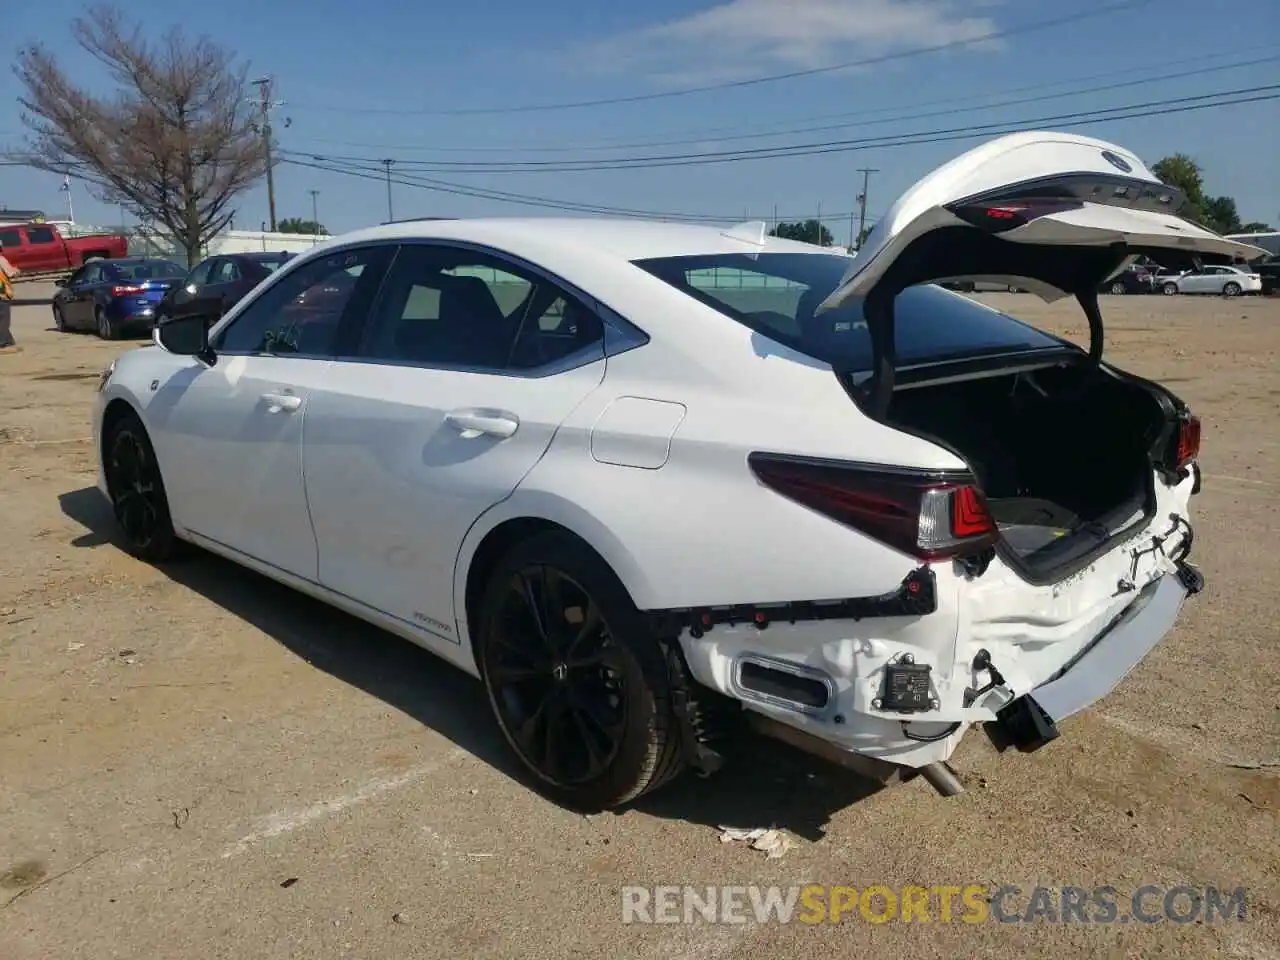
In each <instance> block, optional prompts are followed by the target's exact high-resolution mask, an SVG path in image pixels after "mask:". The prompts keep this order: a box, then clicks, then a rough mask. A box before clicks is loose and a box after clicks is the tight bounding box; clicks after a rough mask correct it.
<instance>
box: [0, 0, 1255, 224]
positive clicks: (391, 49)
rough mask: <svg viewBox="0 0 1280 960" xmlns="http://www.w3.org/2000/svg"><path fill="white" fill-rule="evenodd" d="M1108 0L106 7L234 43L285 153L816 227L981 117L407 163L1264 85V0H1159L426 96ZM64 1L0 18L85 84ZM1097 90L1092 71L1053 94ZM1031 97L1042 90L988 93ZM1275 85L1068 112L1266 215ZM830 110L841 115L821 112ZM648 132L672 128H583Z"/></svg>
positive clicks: (31, 181)
mask: <svg viewBox="0 0 1280 960" xmlns="http://www.w3.org/2000/svg"><path fill="white" fill-rule="evenodd" d="M1110 2H1111V0H1106V2H1105V3H1104V2H1103V0H1091V2H1086V0H1070V2H1065V3H1064V2H1062V0H789V2H788V0H725V2H720V3H716V2H713V0H650V2H648V3H645V4H623V3H618V4H607V3H598V2H597V3H582V2H573V0H540V2H538V3H529V2H527V0H471V2H469V3H465V4H433V3H425V4H424V3H420V2H409V0H364V2H362V3H360V4H351V3H349V2H338V0H308V2H306V3H301V2H299V3H293V4H286V3H264V2H261V0H252V2H248V0H220V2H218V3H216V4H201V5H190V6H188V7H187V8H186V9H185V10H182V11H180V10H179V7H178V6H177V5H175V4H173V3H172V2H171V0H170V2H165V3H161V2H157V0H129V2H128V3H127V4H123V7H124V9H126V10H128V11H129V13H130V15H131V16H132V17H135V18H138V19H140V20H142V21H143V22H144V23H145V24H146V25H147V28H148V29H149V30H154V31H155V32H156V33H157V34H159V33H162V32H163V31H164V30H165V29H166V28H168V27H170V26H172V25H175V24H180V25H181V26H182V27H183V28H184V29H185V30H186V31H188V32H189V33H192V34H200V33H204V34H207V35H209V36H210V37H211V38H213V39H214V40H216V41H218V42H220V43H222V44H224V45H227V46H228V47H230V48H232V49H233V50H235V51H236V52H237V53H238V54H239V55H240V56H241V57H242V58H243V59H244V60H246V61H247V62H248V63H249V64H250V66H251V69H252V71H253V73H254V75H259V74H271V75H272V76H273V77H274V79H275V84H276V89H275V96H276V97H277V98H279V99H282V100H284V101H285V103H284V105H283V106H282V107H280V108H279V109H278V110H277V111H276V114H275V123H276V129H277V134H278V140H279V143H280V146H281V147H282V148H284V149H285V150H288V151H292V152H293V153H292V154H291V155H292V156H293V157H294V158H295V159H298V158H299V157H298V155H300V154H311V155H319V156H321V157H325V158H333V157H348V158H366V159H368V158H372V159H377V158H381V157H392V158H395V159H396V160H397V165H396V166H395V167H394V168H393V173H394V174H395V175H396V176H397V177H400V176H404V177H410V176H412V177H415V178H420V177H423V176H429V177H432V178H435V179H442V180H445V181H448V182H450V183H455V184H462V185H465V186H467V187H468V188H479V189H483V190H501V191H506V192H508V193H517V194H526V195H537V196H541V197H548V198H553V199H567V200H572V201H576V202H579V203H589V204H598V205H606V206H611V207H626V208H633V209H641V210H651V211H676V212H682V213H695V214H700V215H710V216H715V217H718V218H724V217H735V218H740V215H748V214H749V215H751V216H753V217H771V216H772V215H773V211H774V209H775V206H776V209H777V211H778V213H779V214H781V215H782V216H783V217H799V216H813V215H815V214H816V213H817V211H818V210H819V207H821V210H822V212H823V215H824V217H828V216H830V215H832V214H833V213H838V214H845V216H844V217H843V218H841V219H840V220H838V221H837V220H831V221H828V226H829V227H831V228H832V229H833V230H834V232H835V234H836V237H837V239H838V240H846V239H847V237H848V232H849V225H848V219H847V212H848V211H850V210H853V209H854V208H855V206H856V202H855V197H856V195H857V193H858V191H859V189H860V186H861V177H860V175H859V174H857V173H856V172H855V171H856V169H857V168H858V167H875V168H878V170H879V172H878V173H876V174H875V175H874V176H873V177H872V180H871V185H870V187H871V188H870V191H869V208H868V213H869V214H870V215H871V216H872V217H873V218H874V215H875V214H878V213H879V212H881V211H882V210H883V209H884V208H885V207H886V206H887V205H888V204H889V203H890V202H891V201H892V199H893V197H895V196H896V195H897V194H898V193H899V192H900V191H902V190H903V189H905V188H906V187H907V186H909V185H910V184H911V183H912V182H914V181H915V180H916V179H917V178H918V177H920V176H921V175H923V174H924V173H926V172H927V171H928V170H929V169H931V168H932V167H934V166H937V165H938V164H940V163H942V162H944V161H945V160H947V159H949V158H950V157H952V156H954V155H956V154H957V153H960V152H962V151H964V150H966V149H968V148H970V147H972V146H974V145H976V144H977V143H978V142H980V140H981V139H982V138H981V137H975V138H973V139H968V140H959V141H953V142H943V143H934V144H919V145H912V146H905V147H895V148H888V147H879V148H868V149H862V150H858V151H857V152H835V153H826V154H820V155H813V156H801V157H790V158H782V159H767V160H755V161H746V162H744V161H739V162H734V163H718V164H711V165H705V166H684V167H675V168H670V167H668V168H656V169H633V170H609V171H573V172H564V171H558V172H557V171H542V170H539V171H536V172H505V173H483V172H475V171H474V169H472V170H470V171H467V170H457V169H451V170H449V171H448V172H447V173H446V172H440V171H439V170H437V171H436V172H427V171H426V170H425V169H424V168H423V167H422V166H421V165H422V164H425V163H428V162H431V161H437V162H438V161H448V162H449V163H458V162H464V163H472V162H475V161H485V162H494V161H505V160H525V161H527V160H543V161H546V160H564V159H575V158H586V157H590V158H602V157H609V156H627V155H632V156H634V155H653V154H671V153H677V154H678V153H689V152H706V151H714V150H725V149H737V148H743V147H747V148H752V147H761V146H776V145H781V144H786V143H801V142H804V143H812V142H817V141H825V140H833V139H851V138H858V137H868V136H872V137H876V136H878V137H885V136H893V135H900V134H905V133H918V132H927V131H930V130H939V129H943V128H946V129H952V128H956V127H961V126H966V125H970V124H984V123H1000V122H1021V121H1026V120H1028V119H1032V118H1039V117H1044V116H1050V115H1057V114H1067V113H1077V112H1080V111H1088V110H1095V109H1102V108H1113V107H1117V106H1125V105H1131V104H1141V103H1146V102H1149V101H1156V100H1170V99H1173V98H1177V97H1184V96H1191V95H1196V94H1202V93H1206V92H1209V91H1215V90H1235V89H1242V88H1248V87H1258V86H1262V85H1264V84H1271V83H1277V82H1280V81H1278V79H1277V78H1278V77H1280V59H1276V58H1277V57H1280V31H1278V30H1277V27H1280V4H1276V3H1275V2H1274V0H1266V2H1256V3H1248V4H1240V3H1237V2H1232V3H1225V2H1220V0H1219V2H1214V0H1161V2H1150V3H1146V4H1145V5H1142V6H1139V7H1137V8H1135V9H1130V10H1124V11H1120V12H1112V13H1108V14H1105V15H1102V16H1099V17H1097V18H1094V19H1089V20H1084V21H1081V22H1077V23H1071V24H1067V25H1063V26H1059V27H1056V28H1053V29H1050V30H1045V31H1040V32H1033V33H1027V34H1024V35H1021V36H1010V37H1008V38H1006V39H1004V40H998V41H987V42H984V43H981V44H978V45H975V46H968V47H960V48H954V49H950V50H947V51H944V52H936V53H929V54H924V55H920V56H911V57H907V58H904V59H899V60H893V61H888V62H885V63H882V64H880V65H877V66H874V67H864V68H859V69H852V70H839V71H833V72H827V73H820V74H816V75H812V76H807V77H801V78H796V79H792V80H787V81H779V82H773V83H764V84H756V85H752V86H745V87H738V88H734V89H726V90H717V91H713V92H707V93H701V94H696V95H688V96H676V97H663V98H659V99H652V100H646V101H640V102H634V103H628V104H616V105H611V106H604V107H596V108H591V109H565V110H544V111H523V112H515V113H485V114H471V115H453V116H450V115H441V114H440V111H450V110H453V111H458V110H469V109H478V108H490V107H511V106H519V105H526V104H535V105H536V104H548V103H563V102H566V101H580V100H584V99H587V100H589V99H603V98H610V97H629V96H636V95H646V94H653V93H662V92H665V91H671V90H675V89H680V88H684V87H689V86H699V85H704V84H708V83H717V82H725V81H734V80H741V79H744V78H751V77H758V76H761V75H767V74H777V73H784V72H790V71H797V70H806V69H812V68H815V67H825V66H829V65H831V64H835V63H843V62H848V61H852V60H855V59H867V58H872V57H876V56H880V55H884V54H892V53H898V52H901V51H909V50H912V49H918V48H921V47H929V46H937V45H940V44H945V43H949V42H953V41H959V40H966V39H971V38H974V37H981V36H985V35H988V34H990V33H991V32H993V31H999V30H1004V29H1008V28H1017V27H1019V26H1020V25H1025V24H1028V23H1032V22H1035V21H1042V20H1048V19H1056V18H1060V17H1062V16H1064V15H1067V14H1070V13H1073V12H1075V11H1077V10H1087V9H1096V8H1097V7H1100V6H1104V5H1106V4H1107V3H1110ZM85 6H86V5H85V3H83V2H73V0H42V2H41V3H39V4H26V3H23V4H17V5H15V6H14V8H13V9H12V10H11V11H9V12H8V13H6V16H5V34H6V37H5V39H6V40H7V41H9V42H10V43H11V44H12V45H13V46H14V47H17V46H18V45H19V44H21V43H24V42H27V41H32V40H36V41H40V42H42V43H44V44H46V45H47V46H49V47H51V48H53V49H55V50H57V51H59V52H60V55H61V56H62V59H63V62H64V63H65V65H66V67H67V68H68V70H69V71H70V72H71V74H72V75H73V77H76V78H78V79H83V80H84V81H86V82H93V81H94V80H95V79H96V78H97V77H98V75H99V74H98V71H97V69H96V68H95V65H94V64H92V63H91V62H90V61H89V60H88V58H87V57H86V56H85V55H84V54H83V53H81V52H80V51H79V50H78V48H76V47H75V46H74V44H73V42H72V40H71V37H70V32H69V23H70V20H71V19H72V18H73V17H74V16H76V15H78V14H80V13H82V12H83V11H84V9H85ZM1245 11H1247V15H1246V12H1245ZM1215 22H1216V23H1228V24H1230V25H1231V26H1230V29H1229V30H1225V31H1219V30H1210V29H1207V26H1208V25H1209V24H1210V23H1215ZM1269 41H1270V45H1269V46H1268V45H1267V44H1268V42H1269ZM1268 57H1270V58H1271V59H1269V60H1266V62H1255V63H1252V65H1245V66H1240V67H1234V65H1236V64H1243V63H1246V62H1247V61H1259V60H1263V59H1265V58H1268ZM1211 68H1212V69H1213V72H1207V73H1200V74H1199V75H1197V76H1188V77H1185V78H1181V79H1166V80H1163V81H1160V82H1153V83H1141V84H1138V83H1135V81H1140V80H1144V79H1147V78H1151V77H1159V76H1164V75H1167V74H1173V73H1178V72H1180V71H1190V70H1197V71H1206V70H1209V69H1211ZM1228 68H1229V69H1228ZM1112 84H1124V86H1111V85H1112ZM1098 87H1110V88H1109V89H1101V90H1097V89H1095V90H1093V92H1078V91H1085V90H1086V89H1089V88H1098ZM1029 88H1036V89H1029ZM18 90H19V85H18V82H17V80H16V78H14V77H13V76H12V74H11V73H10V72H7V71H6V72H5V73H4V74H3V75H2V76H0V103H3V104H4V106H3V107H2V108H0V145H3V146H5V147H7V148H10V149H12V148H17V147H20V146H21V145H22V125H21V122H20V118H19V107H18V105H17V103H16V99H15V98H16V96H17V94H18ZM1051 94H1052V95H1054V99H1045V100H1041V101H1040V102H1028V103H1023V104H1020V105H1008V106H1004V107H1000V106H990V105H991V104H998V103H999V102H1000V101H1002V100H1009V99H1027V98H1035V97H1046V96H1048V95H1051ZM1278 104H1280V101H1269V102H1261V103H1252V104H1243V105H1236V106H1228V107H1221V108H1216V109H1212V110H1203V111H1198V112H1191V113H1180V114H1173V115H1165V116H1145V117H1139V118H1136V119H1127V120H1123V121H1119V122H1113V123H1097V124H1092V125H1090V126H1086V127H1080V128H1074V129H1078V130H1079V131H1080V132H1083V133H1088V134H1092V135H1095V136H1100V137H1102V138H1104V139H1109V140H1113V141H1115V142H1118V143H1120V144H1122V145H1123V146H1125V147H1128V148H1130V149H1132V150H1134V151H1135V152H1136V153H1137V154H1138V155H1139V156H1141V157H1143V158H1144V159H1145V160H1147V161H1148V162H1154V161H1155V160H1157V159H1159V158H1160V157H1161V156H1164V155H1166V154H1169V153H1172V152H1175V151H1183V152H1186V153H1190V154H1191V155H1192V156H1194V157H1195V158H1196V159H1197V160H1198V161H1199V162H1200V163H1201V165H1202V166H1203V168H1204V170H1205V173H1206V180H1207V188H1208V190H1209V191H1210V192H1211V193H1215V194H1229V195H1232V196H1234V197H1235V198H1236V199H1237V202H1238V204H1239V207H1240V213H1241V216H1242V217H1243V218H1244V219H1245V220H1255V219H1256V220H1263V221H1267V222H1269V223H1271V224H1272V225H1273V226H1280V178H1277V177H1276V175H1275V171H1276V169H1277V158H1278V155H1280V105H1278ZM431 111H436V113H434V114H433V113H431ZM836 114H844V115H846V116H844V117H838V118H833V115H836ZM919 114H932V116H927V117H919V116H917V115H919ZM848 115H852V116H848ZM913 117H915V118H914V119H913ZM285 118H288V119H289V125H288V127H287V128H286V127H285V125H284V120H285ZM839 123H845V124H848V126H845V127H842V128H839V129H830V130H824V131H821V132H808V133H796V134H790V135H775V136H772V137H765V138H760V139H751V140H748V139H738V140H734V141H731V142H727V143H726V142H717V141H716V137H718V136H720V137H722V136H725V135H733V134H736V135H739V136H742V135H745V134H755V133H762V132H769V131H778V130H786V129H789V128H799V127H807V126H832V125H835V124H839ZM1044 125H1045V126H1053V124H1044ZM672 140H679V141H687V142H686V143H684V144H682V145H670V146H655V147H630V148H625V149H616V148H615V149H614V150H613V151H612V152H610V151H609V150H605V149H602V147H605V146H609V145H610V144H647V143H652V142H661V141H672ZM329 162H330V161H329V160H326V161H324V163H325V164H328V163H329ZM348 163H350V161H348ZM415 164H418V165H419V166H418V167H417V168H415V166H414V165H415ZM59 182H60V179H59V178H58V177H56V176H53V175H51V174H46V173H40V172H37V171H31V170H26V169H22V168H14V167H0V203H3V204H5V205H7V206H10V207H38V208H42V209H45V210H46V211H47V212H48V213H49V214H50V215H51V216H54V215H57V216H61V215H63V214H64V212H65V198H64V195H63V194H61V193H59V192H58V185H59ZM311 190H318V191H319V195H318V207H319V213H320V219H321V220H322V221H323V222H324V223H325V224H326V225H327V226H328V227H329V228H330V229H331V230H336V231H342V230H348V229H353V228H356V227H359V226H362V225H366V224H369V223H376V222H378V221H380V220H383V219H385V218H386V213H387V209H386V203H387V201H386V190H385V186H384V185H383V184H382V183H381V182H380V181H379V180H377V179H372V180H371V179H361V178H357V177H351V176H344V175H342V174H338V173H333V172H327V171H321V170H316V169H310V168H305V167H299V166H290V165H283V166H281V167H279V168H278V169H277V173H276V196H277V215H278V216H279V217H281V218H283V217H286V216H303V217H309V216H310V213H311V196H310V193H309V191H311ZM393 197H394V214H395V216H396V217H397V218H400V217H408V216H469V215H494V214H539V215H545V214H547V213H551V212H552V211H549V210H545V209H538V208H536V207H529V206H522V205H518V204H512V203H504V202H498V201H495V200H493V199H480V198H474V197H467V196H457V195H451V194H448V193H442V192H437V191H431V190H426V189H420V188H416V187H410V186H407V185H400V184H397V185H394V186H393ZM73 199H74V202H75V212H76V219H77V220H79V221H81V222H90V223H99V224H113V223H118V222H119V219H120V214H119V212H118V211H117V210H115V209H114V208H108V207H105V206H103V205H102V204H100V203H98V202H97V201H96V200H94V199H92V198H91V197H90V195H89V193H88V191H87V189H86V188H85V186H84V185H83V184H80V183H75V184H74V193H73ZM237 209H238V214H237V217H236V225H237V226H243V227H248V228H256V227H257V226H258V225H259V224H261V223H262V222H263V221H265V220H266V219H267V200H266V189H265V186H263V187H260V188H258V189H255V190H253V191H251V192H249V193H247V194H245V195H244V196H243V197H242V198H241V199H240V201H239V202H238V204H237Z"/></svg>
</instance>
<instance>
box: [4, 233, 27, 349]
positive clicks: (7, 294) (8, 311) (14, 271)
mask: <svg viewBox="0 0 1280 960" xmlns="http://www.w3.org/2000/svg"><path fill="white" fill-rule="evenodd" d="M18 273H19V270H18V268H17V267H15V266H14V265H13V264H11V263H10V262H9V261H8V260H7V259H5V255H4V251H3V250H2V249H0V353H17V352H18V351H19V350H21V349H22V348H21V347H19V346H18V344H17V342H16V341H15V340H14V339H13V331H12V330H10V329H9V325H10V323H12V322H13V317H12V305H11V301H12V300H13V278H14V277H16V276H17V275H18Z"/></svg>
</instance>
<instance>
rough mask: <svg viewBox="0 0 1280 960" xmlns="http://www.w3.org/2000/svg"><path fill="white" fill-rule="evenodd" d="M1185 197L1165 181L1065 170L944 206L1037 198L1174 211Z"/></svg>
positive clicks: (1048, 201) (1025, 201)
mask: <svg viewBox="0 0 1280 960" xmlns="http://www.w3.org/2000/svg"><path fill="white" fill-rule="evenodd" d="M1121 191H1123V192H1121ZM1162 197H1168V200H1167V201H1163V200H1162ZM1186 200H1187V198H1186V194H1185V193H1184V192H1183V191H1181V190H1179V189H1178V188H1177V187H1173V186H1169V185H1168V184H1163V183H1152V182H1151V181H1150V180H1142V179H1140V178H1137V177H1124V176H1119V175H1117V174H1108V173H1069V174H1051V175H1050V176H1047V177H1036V178H1034V179H1032V180H1023V181H1022V182H1021V183H1015V184H1006V185H1004V186H1000V187H996V188H995V189H993V190H987V191H984V192H983V193H975V194H972V195H971V196H968V197H965V198H964V199H962V200H957V201H956V202H955V203H953V204H948V207H949V208H958V207H970V206H974V205H978V204H990V205H996V204H1001V203H1010V204H1012V203H1019V202H1022V203H1028V202H1036V201H1039V202H1041V203H1045V204H1051V203H1063V202H1065V203H1067V204H1069V205H1072V206H1074V205H1077V204H1080V203H1095V204H1100V205H1103V206H1108V207H1124V208H1126V209H1129V210H1145V211H1147V212H1149V213H1171V214H1175V215H1176V214H1177V212H1178V211H1179V210H1181V209H1182V207H1183V206H1184V205H1185V204H1186ZM953 212H955V211H954V210H953Z"/></svg>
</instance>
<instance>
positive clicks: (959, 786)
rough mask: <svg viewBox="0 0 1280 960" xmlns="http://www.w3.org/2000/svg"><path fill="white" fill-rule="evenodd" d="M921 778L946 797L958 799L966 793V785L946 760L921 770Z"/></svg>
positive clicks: (926, 765)
mask: <svg viewBox="0 0 1280 960" xmlns="http://www.w3.org/2000/svg"><path fill="white" fill-rule="evenodd" d="M920 776H922V777H924V778H925V780H926V781H928V783H929V786H931V787H933V789H935V790H937V791H938V793H940V794H942V795H943V796H944V797H956V796H959V795H960V794H962V793H964V784H963V783H961V782H960V778H959V777H958V776H956V772H955V771H954V770H952V769H951V767H950V766H948V765H947V763H946V761H944V760H939V761H937V762H936V763H927V764H925V765H924V766H923V767H921V768H920Z"/></svg>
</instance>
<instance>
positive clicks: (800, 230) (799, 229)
mask: <svg viewBox="0 0 1280 960" xmlns="http://www.w3.org/2000/svg"><path fill="white" fill-rule="evenodd" d="M769 233H770V234H772V235H773V236H775V237H781V238H782V239H783V240H798V241H800V242H801V243H813V244H817V245H818V246H820V247H829V246H830V245H831V244H832V243H834V242H835V237H834V236H833V235H832V233H831V231H830V230H828V229H827V228H826V227H825V226H823V225H822V224H821V223H819V222H818V221H817V220H816V219H813V220H806V221H804V222H803V223H785V222H784V223H780V224H778V225H777V226H776V227H774V228H773V229H772V230H770V231H769Z"/></svg>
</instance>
